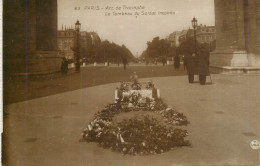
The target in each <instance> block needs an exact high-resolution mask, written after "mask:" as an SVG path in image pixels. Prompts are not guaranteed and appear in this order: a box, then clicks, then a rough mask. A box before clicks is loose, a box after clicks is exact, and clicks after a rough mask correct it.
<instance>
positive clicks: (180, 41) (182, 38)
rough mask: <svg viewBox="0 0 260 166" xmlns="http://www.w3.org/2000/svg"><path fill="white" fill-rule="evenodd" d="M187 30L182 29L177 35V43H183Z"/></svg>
mask: <svg viewBox="0 0 260 166" xmlns="http://www.w3.org/2000/svg"><path fill="white" fill-rule="evenodd" d="M187 32H188V30H182V31H181V33H180V36H179V43H180V44H181V43H183V42H184V41H186V40H187Z"/></svg>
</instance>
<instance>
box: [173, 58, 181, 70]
mask: <svg viewBox="0 0 260 166" xmlns="http://www.w3.org/2000/svg"><path fill="white" fill-rule="evenodd" d="M179 68H180V57H179V55H175V57H174V69H175V70H176V69H179Z"/></svg>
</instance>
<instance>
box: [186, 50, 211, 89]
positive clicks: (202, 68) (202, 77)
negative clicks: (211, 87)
mask: <svg viewBox="0 0 260 166" xmlns="http://www.w3.org/2000/svg"><path fill="white" fill-rule="evenodd" d="M186 56H187V73H188V79H189V83H193V81H194V75H199V81H200V84H201V85H205V83H206V76H208V75H209V58H208V56H207V55H206V54H204V53H202V52H199V53H198V55H197V56H195V54H192V55H186Z"/></svg>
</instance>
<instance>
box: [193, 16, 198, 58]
mask: <svg viewBox="0 0 260 166" xmlns="http://www.w3.org/2000/svg"><path fill="white" fill-rule="evenodd" d="M191 23H192V27H193V29H194V43H195V48H194V49H195V56H197V43H196V28H197V26H198V20H197V19H196V18H195V17H193V19H192V20H191Z"/></svg>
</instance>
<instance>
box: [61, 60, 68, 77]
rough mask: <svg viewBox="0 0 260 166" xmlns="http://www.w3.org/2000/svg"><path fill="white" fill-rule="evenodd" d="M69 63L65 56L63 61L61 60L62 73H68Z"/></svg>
mask: <svg viewBox="0 0 260 166" xmlns="http://www.w3.org/2000/svg"><path fill="white" fill-rule="evenodd" d="M68 65H69V62H68V60H67V59H66V58H65V57H63V58H62V62H61V73H62V75H66V74H67V73H68Z"/></svg>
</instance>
